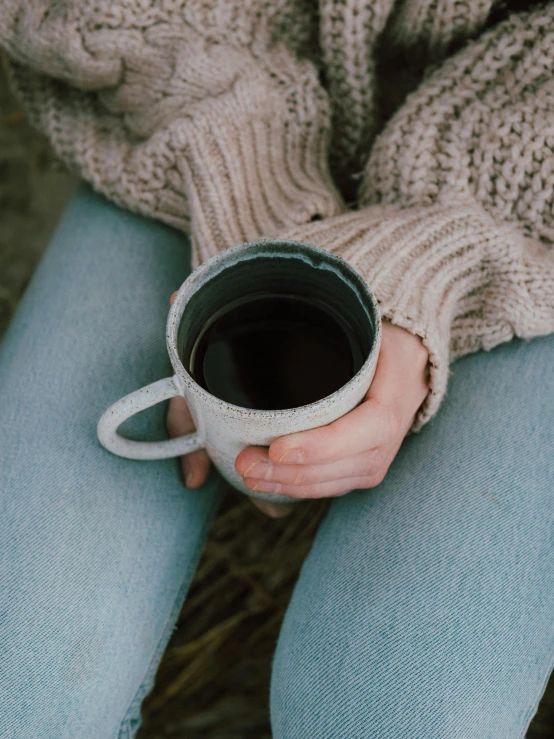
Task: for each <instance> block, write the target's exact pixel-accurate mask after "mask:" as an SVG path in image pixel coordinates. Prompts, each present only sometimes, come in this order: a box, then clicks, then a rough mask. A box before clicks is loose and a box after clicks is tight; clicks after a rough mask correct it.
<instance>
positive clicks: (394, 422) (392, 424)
mask: <svg viewBox="0 0 554 739" xmlns="http://www.w3.org/2000/svg"><path fill="white" fill-rule="evenodd" d="M401 428H402V409H401V407H400V404H399V403H394V404H393V405H389V406H388V411H387V420H386V430H387V435H388V436H389V438H391V439H396V437H397V436H398V435H399V434H400V430H401Z"/></svg>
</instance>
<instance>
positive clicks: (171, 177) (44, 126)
mask: <svg viewBox="0 0 554 739" xmlns="http://www.w3.org/2000/svg"><path fill="white" fill-rule="evenodd" d="M314 20H315V22H316V23H317V20H316V19H314V18H313V17H312V15H311V11H309V12H308V11H306V10H303V9H302V7H301V6H300V4H299V3H297V2H296V0H282V1H281V2H279V3H242V2H240V1H239V0H214V1H213V2H209V3H208V2H205V1H203V0H190V2H188V1H187V2H186V3H184V2H182V1H178V0H166V1H164V2H153V1H152V0H143V1H142V2H137V1H136V0H133V2H126V1H125V0H99V1H98V2H94V3H82V2H79V0H57V1H56V2H53V0H35V2H33V3H28V2H25V0H5V2H4V3H3V8H2V14H1V15H0V45H2V46H3V47H4V49H5V50H6V52H7V55H8V57H9V68H10V72H11V78H12V81H13V83H14V86H15V88H16V91H17V92H18V93H19V95H20V97H21V99H22V101H23V104H24V106H25V107H26V109H27V111H28V113H29V116H30V119H31V122H32V123H34V124H35V125H36V126H37V127H38V128H39V129H41V130H42V131H43V132H44V133H45V134H46V135H47V136H48V138H49V139H50V141H51V142H52V145H53V147H54V149H55V150H56V151H57V153H58V155H59V156H60V157H61V158H62V159H63V160H64V161H65V163H66V164H67V165H69V166H70V167H71V168H72V169H74V170H76V171H77V172H78V173H79V174H80V175H81V176H83V177H84V178H85V179H86V180H88V181H89V182H90V183H91V184H92V185H93V186H94V187H95V189H97V190H98V191H100V192H102V193H104V194H105V195H106V196H107V197H109V198H110V199H111V200H113V201H115V202H116V203H118V204H120V205H122V206H124V207H127V208H129V209H131V210H134V211H137V212H140V213H143V214H145V215H150V216H154V217H156V218H159V219H161V220H163V221H165V222H166V223H169V224H171V225H173V226H176V227H178V228H181V229H186V230H190V231H191V234H192V241H193V262H194V265H195V266H196V265H197V264H199V263H200V262H201V261H202V260H204V259H206V258H208V257H209V256H211V255H213V254H214V253H216V252H217V251H219V250H221V249H224V248H226V247H228V246H232V245H233V244H238V243H242V242H245V241H250V240H253V239H255V238H258V237H261V236H266V237H270V236H272V235H275V234H277V233H279V232H281V231H283V230H284V229H287V228H290V227H292V226H294V225H295V224H300V223H304V222H309V221H310V220H311V219H313V218H328V217H331V216H334V215H336V214H338V213H340V212H342V211H343V210H344V209H345V206H344V204H343V202H342V199H341V197H340V195H339V193H338V191H337V189H336V188H335V186H334V184H333V182H332V179H331V177H330V175H329V171H328V165H327V149H328V144H329V135H330V111H329V101H328V98H327V95H326V93H325V91H324V90H323V88H322V86H321V85H320V82H319V79H318V73H317V68H316V66H315V64H314V63H313V62H312V61H311V60H310V58H309V50H310V48H311V44H310V41H311V39H312V36H313V28H314V27H313V22H314ZM283 27H284V28H286V29H287V34H286V36H285V34H284V33H282V28H283ZM283 39H284V41H283Z"/></svg>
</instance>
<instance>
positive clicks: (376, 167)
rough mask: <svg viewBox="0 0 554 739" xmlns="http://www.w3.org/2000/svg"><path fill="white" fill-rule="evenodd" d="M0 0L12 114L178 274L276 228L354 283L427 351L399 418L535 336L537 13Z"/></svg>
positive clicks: (542, 85)
mask: <svg viewBox="0 0 554 739" xmlns="http://www.w3.org/2000/svg"><path fill="white" fill-rule="evenodd" d="M1 4H2V9H1V11H2V12H1V14H0V44H1V45H2V46H3V47H4V49H5V51H6V52H7V55H8V57H9V59H10V62H9V67H10V71H11V76H12V80H13V82H14V85H15V88H16V89H17V91H18V93H19V95H20V96H21V99H22V101H23V103H24V105H25V106H26V108H27V110H28V113H29V115H30V118H31V121H32V122H33V123H34V124H35V125H36V126H38V128H40V129H41V130H42V131H44V132H45V133H46V134H47V136H48V137H49V138H50V140H51V142H52V144H53V146H54V148H55V150H56V151H57V152H58V154H59V156H60V157H61V158H62V159H63V160H64V161H65V162H66V163H67V164H68V165H69V166H70V167H71V168H73V169H75V170H76V171H78V172H79V173H80V174H81V175H82V176H83V177H84V178H85V179H86V180H88V181H89V182H90V183H92V185H93V186H94V187H95V188H96V189H97V190H99V191H100V192H102V193H104V194H105V195H106V196H107V197H109V198H111V199H112V200H113V201H114V202H116V203H118V204H120V205H122V206H124V207H127V208H130V209H132V210H134V211H137V212H140V213H143V214H146V215H149V216H153V217H155V218H158V219H160V220H162V221H164V222H166V223H169V224H172V225H173V226H176V227H177V228H180V229H183V230H190V232H191V237H192V243H193V254H194V257H193V258H194V264H195V265H198V264H199V263H200V262H201V261H202V260H204V259H206V258H207V257H209V256H211V255H213V254H215V253H216V252H218V251H220V250H221V249H225V248H227V247H229V246H231V245H234V244H239V243H242V242H245V241H251V240H254V239H257V238H260V237H277V236H278V237H283V238H290V239H296V240H300V241H304V242H307V243H311V244H317V245H319V246H321V247H323V248H325V249H328V250H330V251H332V252H334V253H336V254H339V255H340V256H342V257H343V258H344V259H346V260H347V261H348V262H350V263H351V264H352V265H354V266H355V267H356V268H357V269H358V270H359V271H360V272H361V273H362V274H363V275H364V277H365V279H366V280H367V281H368V283H369V285H370V286H371V288H372V289H373V291H374V293H375V294H376V296H377V299H378V301H379V303H380V307H381V311H382V315H383V317H385V318H387V319H389V320H391V321H393V322H394V323H396V324H398V325H399V326H402V327H404V328H406V329H408V330H409V331H411V332H413V333H416V334H418V335H419V336H420V337H421V338H422V339H423V341H424V343H425V345H426V346H427V348H428V350H429V355H430V362H431V389H430V392H429V395H428V397H427V400H426V402H425V403H424V406H423V407H422V410H421V412H420V414H419V416H418V418H417V420H416V423H415V426H414V429H416V430H417V429H418V428H420V427H421V425H422V424H423V423H425V422H426V421H427V420H428V419H429V418H430V417H431V416H432V415H433V414H434V413H435V411H436V410H437V408H438V406H439V403H440V401H441V399H442V397H443V396H444V393H445V391H446V386H447V378H448V367H449V363H450V361H451V360H452V359H453V358H454V357H457V356H460V355H463V354H466V353H468V352H472V351H475V350H478V349H490V348H491V347H494V346H495V345H497V344H499V343H500V342H504V341H508V340H509V339H510V338H512V337H513V336H514V335H517V336H520V337H526V338H530V337H533V336H537V335H540V334H547V333H549V332H552V331H553V330H554V249H553V248H552V247H553V242H554V4H552V3H548V4H544V5H543V4H537V3H535V4H533V3H528V5H531V6H533V7H532V8H531V10H530V11H529V12H525V13H520V12H516V11H515V9H510V3H509V2H508V3H506V2H495V0H319V2H317V0H272V1H271V2H263V1H262V0H88V2H82V1H81V0H33V1H32V2H29V1H28V0H2V3H1ZM515 4H517V5H519V6H521V5H522V3H515ZM512 5H514V3H512Z"/></svg>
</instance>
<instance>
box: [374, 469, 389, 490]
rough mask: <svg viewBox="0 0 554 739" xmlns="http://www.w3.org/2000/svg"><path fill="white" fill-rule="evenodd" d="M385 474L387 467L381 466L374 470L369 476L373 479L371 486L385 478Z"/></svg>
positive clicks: (378, 483)
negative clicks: (376, 470)
mask: <svg viewBox="0 0 554 739" xmlns="http://www.w3.org/2000/svg"><path fill="white" fill-rule="evenodd" d="M386 474H387V468H386V467H381V469H380V470H379V471H378V472H376V473H375V474H374V475H373V476H372V478H371V479H372V481H373V485H372V487H376V486H377V485H380V484H381V483H382V482H383V480H384V479H385V477H386Z"/></svg>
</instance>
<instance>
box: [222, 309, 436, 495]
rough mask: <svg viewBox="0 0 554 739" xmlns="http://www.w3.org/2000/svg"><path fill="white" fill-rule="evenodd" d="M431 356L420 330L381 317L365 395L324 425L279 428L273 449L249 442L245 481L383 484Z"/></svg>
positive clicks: (424, 387)
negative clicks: (292, 430) (374, 366)
mask: <svg viewBox="0 0 554 739" xmlns="http://www.w3.org/2000/svg"><path fill="white" fill-rule="evenodd" d="M427 362H428V352H427V350H426V348H425V346H424V345H423V343H422V341H421V339H420V338H419V337H417V336H415V335H413V334H411V333H409V332H408V331H405V330H404V329H402V328H400V327H398V326H395V325H393V324H391V323H387V322H384V323H383V337H382V342H381V351H380V354H379V360H378V362H377V369H376V372H375V377H374V379H373V382H372V383H371V386H370V388H369V390H368V392H367V395H366V397H365V399H364V401H363V402H362V403H361V404H360V405H358V406H357V407H356V408H354V410H352V411H350V413H347V414H346V415H344V416H342V417H341V418H339V419H338V420H337V421H334V422H333V423H330V424H329V425H327V426H321V427H320V428H316V429H312V430H311V431H302V432H300V433H295V434H289V435H288V436H282V437H280V438H279V439H277V440H276V441H274V442H273V444H272V445H271V446H270V447H269V449H267V448H265V447H248V448H247V449H244V450H243V451H242V452H241V453H240V454H239V455H238V457H237V459H236V462H235V467H236V469H237V471H238V472H239V474H241V475H242V476H243V478H244V483H245V485H246V486H247V487H248V488H250V490H257V491H260V492H268V493H278V494H280V495H283V496H290V497H291V498H327V497H336V496H339V495H345V494H346V493H349V492H350V491H351V490H355V489H357V488H372V487H375V486H376V485H378V484H379V483H380V482H381V481H382V480H383V478H384V477H385V475H386V473H387V470H388V469H389V466H390V464H391V462H392V460H393V459H394V457H395V456H396V453H397V452H398V449H399V448H400V445H401V444H402V440H403V439H404V437H405V435H406V434H407V432H408V431H409V429H410V427H411V425H412V423H413V421H414V418H415V414H416V413H417V411H418V409H419V407H420V406H421V404H422V403H423V401H424V400H425V397H426V395H427V392H428V389H429V388H428V369H427ZM276 505H280V504H276Z"/></svg>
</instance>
